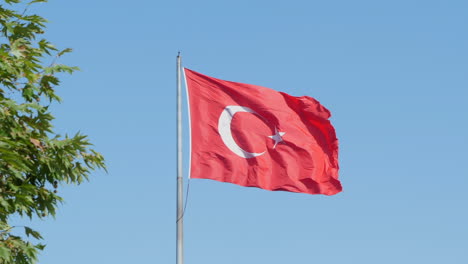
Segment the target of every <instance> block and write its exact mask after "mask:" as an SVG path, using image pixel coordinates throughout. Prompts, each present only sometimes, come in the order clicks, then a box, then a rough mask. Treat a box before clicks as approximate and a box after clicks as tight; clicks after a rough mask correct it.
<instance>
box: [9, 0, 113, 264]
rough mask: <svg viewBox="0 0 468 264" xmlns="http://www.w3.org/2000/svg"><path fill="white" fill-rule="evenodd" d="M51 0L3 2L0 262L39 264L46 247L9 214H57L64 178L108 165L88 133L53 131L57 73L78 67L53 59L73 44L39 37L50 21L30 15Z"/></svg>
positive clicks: (76, 177)
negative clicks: (57, 43) (32, 8)
mask: <svg viewBox="0 0 468 264" xmlns="http://www.w3.org/2000/svg"><path fill="white" fill-rule="evenodd" d="M46 1H47V0H34V1H29V2H25V1H22V0H4V3H0V25H1V26H0V264H7V263H16V264H23V263H24V264H29V263H35V262H36V260H37V256H38V253H39V252H40V251H41V250H42V249H43V248H44V246H43V245H41V244H37V243H36V242H34V241H37V240H41V239H42V237H41V235H40V233H39V232H37V231H35V230H33V229H31V228H29V227H15V226H14V225H12V224H11V223H10V221H11V217H12V216H15V215H19V216H21V217H28V218H31V219H32V218H36V217H37V218H39V219H42V218H45V217H48V216H54V215H55V211H56V208H57V206H58V205H59V204H60V202H61V201H62V198H61V197H60V196H59V195H57V190H56V189H57V186H58V185H59V184H71V183H75V184H79V183H81V182H82V181H83V180H86V179H87V178H88V176H89V174H90V172H91V171H93V170H95V169H98V168H104V169H105V167H104V159H103V157H102V156H101V155H100V154H99V153H97V152H95V151H94V150H93V149H92V148H91V144H90V143H89V141H88V140H87V138H86V136H85V135H82V134H80V133H77V134H75V135H74V136H64V137H62V136H60V135H57V134H56V133H54V131H53V126H52V121H53V120H54V116H53V115H52V114H51V113H50V111H49V106H50V105H51V104H52V103H54V102H60V97H59V96H58V95H57V94H56V87H57V86H58V85H59V83H60V81H59V78H58V75H60V73H73V72H74V71H75V70H77V68H76V67H69V66H66V65H62V64H58V63H56V60H57V59H58V58H60V57H61V56H62V55H64V54H65V53H68V52H70V51H71V50H70V49H64V50H58V49H57V48H55V46H54V45H52V44H51V43H50V42H49V41H47V40H46V39H44V38H41V35H43V34H44V30H45V25H46V23H47V21H46V20H45V19H44V18H42V17H40V16H38V15H35V14H28V13H29V11H28V8H29V7H30V6H31V5H34V4H36V3H38V2H46ZM20 231H21V232H20ZM31 239H32V241H31Z"/></svg>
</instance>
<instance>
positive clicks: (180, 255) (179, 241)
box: [176, 52, 184, 264]
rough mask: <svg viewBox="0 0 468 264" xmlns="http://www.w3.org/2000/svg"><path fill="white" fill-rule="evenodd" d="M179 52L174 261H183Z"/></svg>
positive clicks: (178, 263)
mask: <svg viewBox="0 0 468 264" xmlns="http://www.w3.org/2000/svg"><path fill="white" fill-rule="evenodd" d="M181 60H182V59H181V56H180V52H179V54H178V55H177V222H176V225H177V232H176V236H177V242H176V243H177V246H176V255H177V257H176V263H177V264H183V263H184V225H183V223H184V219H183V213H184V212H183V198H184V197H183V188H184V186H183V177H182V80H181V78H182V73H181V71H182V65H181Z"/></svg>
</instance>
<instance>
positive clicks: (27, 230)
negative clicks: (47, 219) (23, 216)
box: [24, 226, 43, 239]
mask: <svg viewBox="0 0 468 264" xmlns="http://www.w3.org/2000/svg"><path fill="white" fill-rule="evenodd" d="M24 232H25V233H26V235H27V236H32V237H34V238H35V239H43V238H42V236H41V234H39V232H37V231H35V230H33V229H31V228H29V227H27V226H25V227H24Z"/></svg>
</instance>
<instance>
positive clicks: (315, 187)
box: [184, 69, 342, 195]
mask: <svg viewBox="0 0 468 264" xmlns="http://www.w3.org/2000/svg"><path fill="white" fill-rule="evenodd" d="M184 72H185V78H186V84H187V90H188V96H189V106H190V123H191V141H192V146H191V152H192V153H191V162H190V163H191V168H190V177H191V178H200V179H212V180H216V181H221V182H229V183H234V184H237V185H241V186H247V187H258V188H262V189H265V190H271V191H288V192H299V193H308V194H325V195H333V194H336V193H338V192H340V191H341V190H342V187H341V183H340V181H339V180H338V169H339V166H338V140H337V138H336V134H335V129H334V128H333V126H332V125H331V123H330V121H329V118H330V116H331V114H330V112H329V111H328V110H327V109H326V108H325V107H324V106H322V105H321V104H320V103H319V102H318V101H317V100H315V99H313V98H311V97H308V96H301V97H294V96H291V95H288V94H286V93H282V92H277V91H275V90H272V89H269V88H265V87H261V86H257V85H251V84H244V83H236V82H230V81H224V80H220V79H216V78H213V77H209V76H206V75H203V74H200V73H197V72H195V71H192V70H189V69H184Z"/></svg>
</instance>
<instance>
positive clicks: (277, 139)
mask: <svg viewBox="0 0 468 264" xmlns="http://www.w3.org/2000/svg"><path fill="white" fill-rule="evenodd" d="M284 134H286V132H278V129H277V128H276V127H275V134H274V135H273V136H268V137H269V138H271V139H273V140H274V141H275V145H274V146H273V149H274V148H276V145H278V143H280V142H283V138H282V136H283V135H284Z"/></svg>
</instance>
